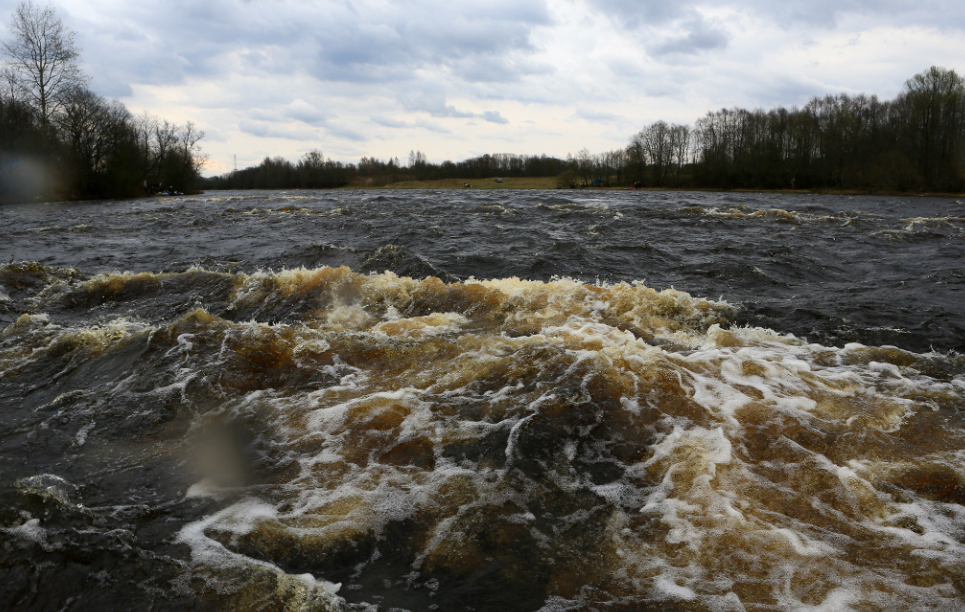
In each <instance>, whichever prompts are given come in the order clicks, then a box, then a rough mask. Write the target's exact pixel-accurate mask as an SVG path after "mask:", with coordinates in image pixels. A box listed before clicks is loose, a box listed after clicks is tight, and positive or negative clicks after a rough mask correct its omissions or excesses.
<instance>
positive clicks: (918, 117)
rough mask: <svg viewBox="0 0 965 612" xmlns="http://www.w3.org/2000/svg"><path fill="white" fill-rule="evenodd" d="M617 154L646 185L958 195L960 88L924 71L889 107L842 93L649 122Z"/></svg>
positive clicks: (964, 109) (964, 153)
mask: <svg viewBox="0 0 965 612" xmlns="http://www.w3.org/2000/svg"><path fill="white" fill-rule="evenodd" d="M626 153H627V160H626V163H627V164H628V165H629V166H630V168H631V171H630V173H629V174H630V175H631V176H633V177H635V178H636V180H639V181H642V182H643V183H644V184H646V185H653V186H695V187H717V188H764V189H775V188H777V189H787V188H799V189H815V188H818V189H821V188H827V189H861V190H889V191H911V190H914V191H922V190H924V191H953V192H957V191H962V189H963V187H965V82H963V79H962V78H961V77H959V76H958V75H957V74H956V73H955V71H953V70H945V69H942V68H936V67H933V68H931V69H929V70H928V71H926V72H924V73H921V74H918V75H916V76H914V77H912V78H911V79H909V80H908V81H907V82H906V84H905V88H904V90H903V91H902V92H901V94H900V95H899V96H898V97H897V98H896V99H895V100H892V101H882V100H879V99H878V98H877V97H876V96H865V95H858V96H848V95H845V94H841V95H838V96H827V97H823V98H812V99H811V100H810V101H809V102H808V103H807V104H806V105H805V106H804V107H803V108H792V109H785V108H776V109H773V110H770V111H764V110H760V109H758V110H753V111H748V110H745V109H740V108H733V109H723V110H719V111H716V112H710V113H707V115H705V116H704V117H702V118H700V119H698V120H697V122H696V123H694V125H693V126H682V125H667V124H666V123H663V122H657V123H655V124H652V125H650V126H647V127H646V128H644V129H643V130H641V131H640V132H639V133H638V134H636V135H635V136H634V137H633V139H632V140H631V142H630V145H629V146H628V147H627V150H626Z"/></svg>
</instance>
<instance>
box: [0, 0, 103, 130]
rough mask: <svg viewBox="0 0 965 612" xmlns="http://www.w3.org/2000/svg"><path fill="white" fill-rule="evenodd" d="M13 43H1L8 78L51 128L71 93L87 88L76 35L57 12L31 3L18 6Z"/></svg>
mask: <svg viewBox="0 0 965 612" xmlns="http://www.w3.org/2000/svg"><path fill="white" fill-rule="evenodd" d="M10 32H11V33H12V35H13V37H12V38H11V39H10V40H4V41H2V42H0V48H2V52H3V55H4V56H5V57H6V59H7V64H8V71H7V77H8V78H9V79H10V81H11V84H12V85H13V87H14V88H15V90H16V91H17V92H18V93H19V94H20V95H21V96H23V97H24V98H25V99H26V100H28V101H29V102H30V103H31V104H33V105H34V107H35V108H36V109H37V111H38V113H39V114H40V120H41V122H42V123H43V124H44V125H48V124H49V122H50V118H51V115H53V113H54V112H55V111H56V110H57V109H59V108H60V107H61V106H62V105H63V104H64V102H65V101H66V99H67V97H68V96H69V95H70V93H71V91H73V90H74V89H77V88H79V87H82V86H84V85H85V84H86V83H87V80H88V78H87V76H86V75H84V73H83V72H81V70H80V67H79V66H78V59H79V57H80V49H79V48H78V47H77V45H76V43H75V42H74V32H72V31H71V30H68V29H67V28H66V27H65V26H64V24H63V23H62V22H61V21H60V17H58V16H57V13H56V12H54V9H52V8H50V7H47V8H44V9H40V8H38V7H36V6H34V4H33V2H31V0H25V1H24V2H21V3H20V5H19V6H17V10H16V11H14V14H13V18H12V19H11V21H10Z"/></svg>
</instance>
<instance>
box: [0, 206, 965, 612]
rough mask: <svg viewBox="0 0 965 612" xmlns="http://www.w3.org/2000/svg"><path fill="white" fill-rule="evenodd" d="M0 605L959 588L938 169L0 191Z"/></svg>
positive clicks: (346, 606)
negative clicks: (863, 181) (556, 185)
mask: <svg viewBox="0 0 965 612" xmlns="http://www.w3.org/2000/svg"><path fill="white" fill-rule="evenodd" d="M0 227H2V228H3V229H0V238H2V240H0V328H2V329H0V576H2V580H0V608H2V609H11V610H13V609H17V610H52V611H53V610H304V611H315V610H326V611H328V610H367V611H386V612H387V611H390V610H396V611H401V610H410V611H413V612H416V611H422V610H440V611H443V612H445V611H471V610H475V611H520V612H523V611H532V612H536V611H543V612H565V611H571V610H572V611H575V610H580V611H582V610H587V611H590V610H598V611H608V612H611V611H612V612H617V611H619V612H629V611H648V610H653V611H714V612H717V611H739V610H745V611H765V610H775V611H776V610H800V611H818V610H827V611H839V610H840V611H845V610H853V611H871V610H882V611H885V610H888V611H890V610H901V611H916V610H949V611H950V610H965V401H963V400H965V359H963V357H962V351H963V347H965V327H963V322H965V318H963V316H965V296H963V288H965V272H963V270H965V268H963V265H962V264H963V261H965V259H963V255H965V204H963V203H962V202H961V201H956V200H952V199H927V198H875V197H843V196H787V195H759V194H715V193H693V194H689V193H678V192H675V193H659V192H648V193H638V192H599V193H586V194H585V193H568V192H485V193H482V192H477V193H473V192H467V191H449V192H446V191H440V192H432V191H428V192H405V193H391V194H389V195H385V194H380V193H379V192H267V193H266V192H222V193H219V192H212V193H209V194H204V195H202V196H197V197H188V198H177V199H175V198H169V199H157V200H135V201H123V202H110V203H80V204H70V205H67V204H64V205H32V206H16V207H4V208H0Z"/></svg>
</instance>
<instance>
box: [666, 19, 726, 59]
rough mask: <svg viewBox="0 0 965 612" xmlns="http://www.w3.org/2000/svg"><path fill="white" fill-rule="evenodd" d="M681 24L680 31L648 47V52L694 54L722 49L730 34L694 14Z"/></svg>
mask: <svg viewBox="0 0 965 612" xmlns="http://www.w3.org/2000/svg"><path fill="white" fill-rule="evenodd" d="M681 25H682V30H683V31H682V32H681V33H680V34H677V35H675V36H673V37H672V38H670V39H669V40H665V41H664V42H661V43H658V44H655V45H652V46H650V47H648V49H649V51H650V54H651V55H654V56H657V57H660V56H664V55H671V54H679V55H695V54H698V53H702V52H704V51H711V50H714V49H723V48H724V47H726V46H727V43H728V41H729V40H730V36H729V35H728V34H727V33H726V32H724V31H723V30H722V29H720V28H719V27H717V26H715V25H712V24H710V23H708V22H707V21H706V20H705V19H704V18H703V17H700V16H696V17H694V18H692V19H690V20H688V21H687V22H686V23H684V24H681Z"/></svg>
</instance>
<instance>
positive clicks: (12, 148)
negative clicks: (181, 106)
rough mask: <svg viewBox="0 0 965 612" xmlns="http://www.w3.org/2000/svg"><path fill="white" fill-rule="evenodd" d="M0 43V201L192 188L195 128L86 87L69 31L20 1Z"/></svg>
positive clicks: (49, 13)
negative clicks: (141, 112)
mask: <svg viewBox="0 0 965 612" xmlns="http://www.w3.org/2000/svg"><path fill="white" fill-rule="evenodd" d="M10 31H11V33H12V37H11V39H9V40H4V41H0V55H2V57H3V59H4V60H5V62H4V65H3V73H2V75H0V86H2V89H0V202H9V201H31V200H51V199H79V198H109V197H125V196H134V195H141V194H146V193H149V192H151V191H157V190H161V189H163V190H169V189H174V190H178V191H186V190H189V189H191V188H193V187H194V186H195V184H196V182H197V180H198V178H199V177H200V174H199V173H200V169H201V164H202V163H203V161H204V160H203V157H202V155H201V153H200V150H199V147H198V143H199V141H200V140H201V138H202V136H203V133H201V132H200V131H198V130H197V129H196V128H195V127H194V125H193V124H191V123H190V122H189V123H188V124H186V125H177V124H174V123H170V122H168V121H165V120H163V119H159V118H157V117H152V116H149V115H144V116H139V117H135V116H133V115H132V114H131V113H130V111H128V110H127V109H126V108H125V107H124V105H123V104H121V103H120V102H117V101H108V100H105V99H104V98H102V97H101V96H98V95H97V94H95V93H93V92H92V91H90V89H88V87H87V84H88V81H89V79H88V77H87V76H86V75H84V74H83V73H82V72H81V71H80V68H79V67H78V61H79V51H78V49H77V47H76V45H75V43H74V33H73V32H71V31H70V30H68V29H67V28H66V27H65V26H64V25H63V23H62V22H61V21H60V19H59V18H58V17H57V15H56V13H55V12H54V11H53V9H50V8H46V9H39V8H37V7H36V6H34V5H33V4H32V3H31V2H29V1H28V2H23V3H21V4H20V5H19V6H18V7H17V9H16V11H15V13H14V15H13V19H12V21H11V23H10Z"/></svg>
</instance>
